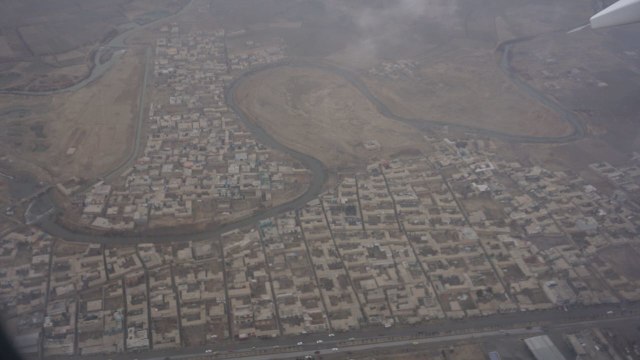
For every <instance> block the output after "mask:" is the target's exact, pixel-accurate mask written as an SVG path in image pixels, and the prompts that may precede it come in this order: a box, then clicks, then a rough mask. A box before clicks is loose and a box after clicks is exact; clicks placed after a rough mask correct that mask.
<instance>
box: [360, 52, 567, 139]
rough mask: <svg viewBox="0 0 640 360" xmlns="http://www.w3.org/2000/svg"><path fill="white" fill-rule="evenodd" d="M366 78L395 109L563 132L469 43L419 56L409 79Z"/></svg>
mask: <svg viewBox="0 0 640 360" xmlns="http://www.w3.org/2000/svg"><path fill="white" fill-rule="evenodd" d="M364 79H365V81H366V82H367V84H368V85H369V87H370V88H371V90H372V91H373V93H374V94H375V95H376V96H378V97H379V98H380V99H381V100H382V101H383V102H385V103H386V104H387V105H388V106H389V108H391V110H392V111H394V112H395V113H396V114H398V115H401V116H404V117H411V118H420V119H427V120H435V121H443V122H447V123H452V124H462V125H467V126H474V127H480V128H486V129H491V130H500V131H504V132H508V133H513V134H523V135H537V136H545V135H552V136H556V135H563V134H566V133H568V132H569V130H570V128H569V126H568V125H567V124H566V123H565V122H563V121H562V120H561V119H559V118H558V116H557V115H556V114H555V113H554V112H552V111H551V110H548V109H546V108H545V107H544V106H542V105H540V104H538V103H537V102H535V100H532V99H530V98H529V97H528V96H526V95H525V94H522V93H521V92H520V91H519V90H518V89H517V88H516V87H515V86H514V85H512V84H511V83H510V81H509V80H508V79H507V77H506V76H505V75H504V74H503V73H502V71H501V70H500V69H499V68H498V65H497V60H496V57H495V54H494V52H493V50H492V49H491V50H488V49H483V48H482V47H479V46H477V45H475V44H474V43H472V42H465V43H464V44H457V45H452V46H451V47H449V46H447V47H446V48H444V49H442V50H441V52H440V53H438V52H435V53H434V54H433V55H431V56H429V57H427V58H426V59H424V60H423V61H422V66H421V67H420V68H419V69H418V70H417V71H416V74H415V77H414V78H402V79H399V80H391V79H387V78H382V77H380V76H375V77H374V76H366V77H365V78H364Z"/></svg>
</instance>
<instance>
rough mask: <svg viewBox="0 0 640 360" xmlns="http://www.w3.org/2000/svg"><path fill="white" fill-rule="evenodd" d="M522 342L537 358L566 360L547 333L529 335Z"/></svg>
mask: <svg viewBox="0 0 640 360" xmlns="http://www.w3.org/2000/svg"><path fill="white" fill-rule="evenodd" d="M524 342H525V343H526V344H527V347H528V348H529V350H530V351H531V353H533V356H535V358H536V359H537V360H566V358H565V357H564V356H563V355H562V353H560V350H558V348H557V347H556V346H555V345H554V344H553V341H551V339H550V338H549V336H547V335H540V336H535V337H531V338H528V339H525V341H524Z"/></svg>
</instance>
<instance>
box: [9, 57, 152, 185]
mask: <svg viewBox="0 0 640 360" xmlns="http://www.w3.org/2000/svg"><path fill="white" fill-rule="evenodd" d="M143 69H144V54H143V53H142V51H140V50H129V51H128V52H127V53H126V54H125V55H124V56H123V57H122V60H121V61H119V62H118V63H116V64H115V65H114V67H113V68H112V69H111V70H110V71H109V72H107V73H106V74H105V75H104V76H103V77H102V78H100V79H99V80H97V81H96V82H95V83H93V84H90V85H88V86H86V87H85V88H83V89H81V90H79V91H76V92H73V93H62V94H58V95H53V96H47V97H20V96H3V97H0V109H1V108H5V107H9V106H13V107H25V108H34V107H36V108H37V109H38V110H37V111H33V112H32V113H31V114H29V115H28V116H26V117H25V118H23V119H20V123H21V125H20V126H22V127H25V128H26V129H27V130H21V131H22V132H23V133H24V135H23V136H21V137H20V138H18V139H15V141H14V143H13V144H8V143H7V144H4V145H6V146H3V147H4V148H5V149H3V150H4V151H6V152H5V153H11V154H12V155H14V156H15V157H18V158H20V159H21V160H24V161H27V162H31V163H33V164H35V165H37V166H39V167H41V168H43V169H45V170H46V171H48V172H49V173H50V174H51V175H52V176H53V177H54V180H58V181H59V180H64V179H68V178H70V177H72V176H78V177H82V178H92V177H96V176H99V175H100V174H101V173H103V172H105V171H106V170H108V169H110V168H112V167H114V166H115V165H116V164H118V163H119V162H120V161H121V160H122V159H123V158H124V156H125V155H126V154H127V151H128V149H129V147H130V146H131V144H132V141H133V139H132V137H133V127H134V124H135V121H136V120H137V107H138V95H139V87H140V84H141V82H142V81H141V77H142V75H143ZM6 124H7V122H0V127H4V126H5V125H6ZM34 124H35V125H39V126H42V130H41V133H40V136H34V135H32V134H31V133H30V132H29V130H28V129H29V126H31V125H34ZM16 144H20V146H16ZM70 147H76V148H77V150H76V152H75V154H73V155H70V156H69V155H66V152H67V149H69V148H70Z"/></svg>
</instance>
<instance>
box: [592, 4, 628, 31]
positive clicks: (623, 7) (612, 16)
mask: <svg viewBox="0 0 640 360" xmlns="http://www.w3.org/2000/svg"><path fill="white" fill-rule="evenodd" d="M590 22H591V28H593V29H600V28H605V27H609V26H616V25H624V24H631V23H635V22H640V0H620V1H618V2H616V3H614V4H613V5H611V6H609V7H608V8H606V9H604V10H602V11H600V12H599V13H597V14H595V15H593V16H592V17H591V20H590Z"/></svg>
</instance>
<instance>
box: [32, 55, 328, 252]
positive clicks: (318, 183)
mask: <svg viewBox="0 0 640 360" xmlns="http://www.w3.org/2000/svg"><path fill="white" fill-rule="evenodd" d="M262 69H263V68H262V67H260V68H255V69H253V70H250V71H248V72H246V73H245V74H243V75H242V76H240V77H238V78H236V79H235V80H234V81H233V82H232V83H231V84H230V85H229V86H227V87H226V89H225V98H226V101H227V105H228V106H229V107H230V108H231V109H232V110H233V111H234V112H235V113H236V114H237V115H238V118H239V119H240V121H241V122H242V123H243V124H244V125H245V127H246V128H247V130H249V131H250V132H251V133H252V134H253V136H255V138H256V139H257V140H258V141H259V142H261V143H262V144H264V145H266V146H268V147H270V148H272V149H274V150H277V151H281V152H283V153H286V154H288V155H290V156H291V157H293V158H294V159H296V160H297V161H299V162H301V163H302V164H303V165H304V166H305V167H306V168H307V169H308V170H309V171H310V172H311V183H310V184H309V187H308V188H307V190H306V191H305V192H304V193H303V194H302V195H300V196H299V197H297V198H295V199H293V200H291V201H288V202H286V203H284V204H281V205H278V206H274V207H272V208H269V209H266V210H263V211H260V212H259V213H257V214H255V215H252V216H249V217H246V218H243V219H240V220H237V221H233V222H229V223H226V224H223V225H218V226H216V227H214V228H210V229H207V230H204V231H200V232H195V233H185V234H158V235H156V234H154V235H151V234H113V235H97V234H92V233H89V232H83V231H82V230H80V229H67V228H66V227H64V226H63V225H61V224H60V223H58V222H56V220H55V219H54V218H53V217H48V218H45V219H43V220H42V221H41V222H40V223H39V226H40V228H41V229H42V230H43V231H45V232H46V233H48V234H50V235H53V236H56V237H59V238H62V239H65V240H69V241H76V242H90V243H101V244H123V245H124V244H136V243H149V242H154V243H161V242H177V241H200V240H208V239H213V238H216V237H217V236H219V235H221V234H224V233H226V232H229V231H233V230H236V229H240V228H243V227H248V226H252V225H253V224H255V223H256V222H257V221H260V220H263V219H267V218H271V217H274V216H277V215H279V214H281V213H284V212H287V211H291V210H295V209H299V208H302V207H304V206H305V205H306V204H307V203H308V202H309V201H311V200H314V199H316V198H317V197H318V195H319V194H320V192H321V191H322V187H323V186H324V183H325V182H326V180H327V177H328V170H327V168H326V167H325V166H324V164H323V163H322V162H321V161H320V160H318V159H316V158H315V157H313V156H310V155H307V154H304V153H301V152H299V151H296V150H294V149H291V148H289V147H287V146H286V145H283V144H281V143H279V142H278V141H277V140H276V139H274V138H273V137H272V136H271V135H269V133H267V132H266V131H265V130H264V129H263V128H262V127H260V126H258V125H257V124H256V123H255V122H253V121H251V120H249V118H248V117H247V114H246V113H245V112H244V110H242V109H241V108H240V107H239V106H238V105H237V103H236V99H235V96H236V89H237V88H238V86H239V85H240V83H242V81H244V80H245V79H246V78H247V77H248V76H250V75H252V74H255V73H256V72H257V71H260V70H262ZM46 196H50V195H48V194H47V195H46ZM44 200H45V198H42V199H40V201H44Z"/></svg>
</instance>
